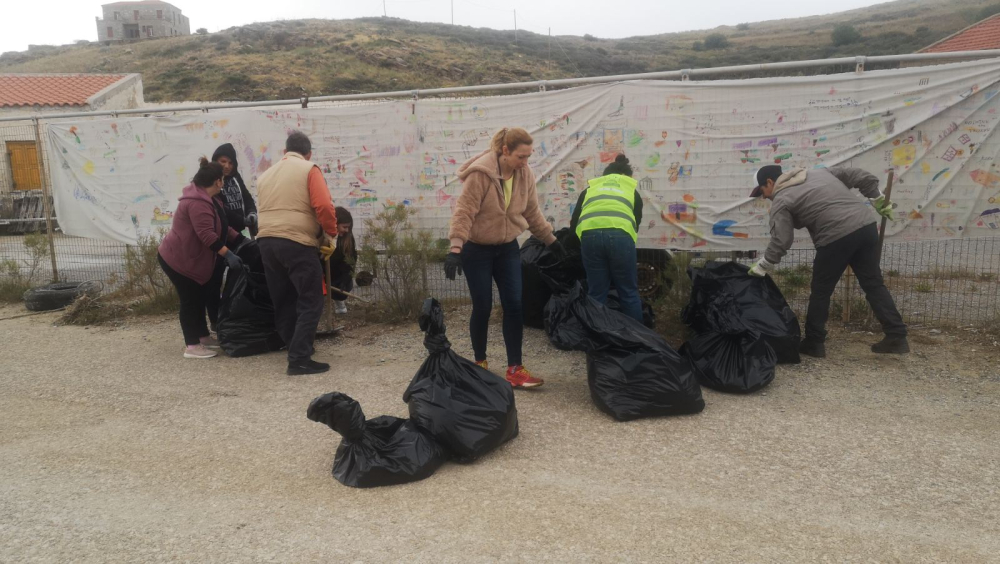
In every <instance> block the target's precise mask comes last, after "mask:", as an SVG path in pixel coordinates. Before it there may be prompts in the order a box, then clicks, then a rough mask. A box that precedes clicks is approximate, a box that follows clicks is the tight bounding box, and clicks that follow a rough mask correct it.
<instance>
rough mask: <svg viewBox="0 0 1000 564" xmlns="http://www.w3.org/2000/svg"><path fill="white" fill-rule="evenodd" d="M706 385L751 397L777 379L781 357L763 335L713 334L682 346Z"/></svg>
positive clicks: (699, 377)
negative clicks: (778, 356) (775, 370)
mask: <svg viewBox="0 0 1000 564" xmlns="http://www.w3.org/2000/svg"><path fill="white" fill-rule="evenodd" d="M680 352H681V354H683V355H685V356H687V357H688V358H689V359H690V360H691V364H692V365H693V366H694V371H695V374H697V375H698V381H699V382H701V385H702V386H706V387H709V388H712V389H713V390H718V391H720V392H729V393H734V394H749V393H751V392H756V391H757V390H759V389H761V388H763V387H765V386H767V385H768V384H770V383H771V381H772V380H774V367H775V364H777V360H778V358H777V355H776V354H775V352H774V349H772V348H771V345H770V344H768V342H767V340H766V339H764V338H763V337H762V336H761V335H760V334H759V333H753V332H751V331H745V332H743V333H739V334H736V335H727V334H725V333H716V332H709V333H703V334H701V335H698V336H697V337H695V338H693V339H690V340H689V341H687V342H686V343H684V345H683V346H682V347H681V351H680Z"/></svg>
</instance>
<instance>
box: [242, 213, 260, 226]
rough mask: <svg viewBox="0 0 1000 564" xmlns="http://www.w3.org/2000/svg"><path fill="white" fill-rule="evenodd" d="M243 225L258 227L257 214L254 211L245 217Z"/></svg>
mask: <svg viewBox="0 0 1000 564" xmlns="http://www.w3.org/2000/svg"><path fill="white" fill-rule="evenodd" d="M243 225H246V226H247V227H250V228H256V227H257V214H255V213H252V214H250V215H248V216H246V217H244V218H243Z"/></svg>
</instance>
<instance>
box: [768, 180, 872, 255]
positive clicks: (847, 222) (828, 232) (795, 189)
mask: <svg viewBox="0 0 1000 564" xmlns="http://www.w3.org/2000/svg"><path fill="white" fill-rule="evenodd" d="M851 188H857V189H858V190H859V191H860V192H861V193H862V194H864V195H865V196H866V197H868V198H877V197H878V196H879V195H880V192H879V190H878V178H876V177H875V176H874V175H872V174H870V173H868V172H866V171H864V170H861V169H860V168H846V167H834V168H826V169H813V170H806V169H804V168H795V169H792V170H790V171H788V172H786V173H784V174H782V175H781V176H780V177H779V178H778V180H777V182H775V184H774V194H773V195H772V196H771V199H772V203H771V242H770V244H768V246H767V250H766V251H764V258H766V259H767V260H768V262H771V263H775V264H777V263H778V262H780V261H781V257H783V256H785V253H787V252H788V249H789V248H791V246H792V242H793V241H794V240H795V229H803V228H805V229H808V230H809V236H810V237H812V240H813V245H815V246H816V247H817V248H819V247H824V246H826V245H829V244H830V243H832V242H834V241H836V240H837V239H840V238H841V237H844V236H846V235H849V234H851V233H853V232H855V231H857V230H858V229H861V228H862V227H864V226H866V225H869V224H872V223H875V222H876V219H877V215H876V213H875V212H874V210H872V209H871V208H870V207H869V206H868V205H867V204H866V203H865V201H864V200H862V199H861V198H858V196H857V195H856V194H852V193H851V191H850V189H851Z"/></svg>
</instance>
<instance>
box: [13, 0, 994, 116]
mask: <svg viewBox="0 0 1000 564" xmlns="http://www.w3.org/2000/svg"><path fill="white" fill-rule="evenodd" d="M993 2H996V0H952V1H950V2H942V1H941V0H898V1H896V2H890V3H886V4H880V5H877V6H873V7H870V8H864V9H859V10H852V11H847V12H841V13H837V14H832V15H827V16H815V17H809V18H799V19H792V20H773V21H765V22H759V23H752V24H741V25H739V26H736V27H728V26H726V27H720V28H717V29H715V30H703V31H690V32H682V33H670V34H664V35H655V36H645V37H631V38H627V39H598V38H595V37H591V36H589V35H587V36H584V37H582V38H581V37H575V36H560V37H554V38H551V40H550V38H549V37H547V36H543V35H538V34H534V33H530V32H524V31H519V32H518V34H517V43H516V44H515V42H514V32H513V31H496V30H490V29H473V28H470V27H464V26H452V25H446V24H426V23H415V22H409V21H405V20H398V19H393V18H366V19H358V20H299V21H279V22H271V23H262V24H252V25H247V26H242V27H236V28H231V29H227V30H224V31H221V32H218V33H214V34H210V35H194V36H188V37H171V38H163V39H159V40H153V41H140V42H136V43H130V44H117V45H111V46H103V45H97V44H91V45H74V46H65V47H51V48H38V49H33V50H31V51H28V52H24V53H14V52H11V53H4V54H3V55H2V56H0V72H116V73H117V72H138V73H142V75H143V84H144V88H145V97H146V100H147V101H150V102H167V101H182V100H263V99H274V98H297V97H299V96H300V95H302V94H303V93H307V94H309V95H310V96H320V95H330V94H348V93H357V92H377V91H385V90H409V89H414V88H434V87H442V86H462V85H473V84H488V83H499V82H514V81H526V80H538V79H555V78H567V77H577V76H599V75H609V74H624V73H636V72H653V71H662V70H675V69H681V68H698V67H713V66H722V65H737V64H750V63H761V62H769V61H787V60H797V59H821V58H826V57H835V56H847V55H885V54H898V53H911V52H914V51H916V50H918V49H920V48H922V47H924V46H926V45H929V44H931V43H933V42H934V41H937V40H938V39H941V38H942V37H945V36H947V35H949V34H951V33H954V32H956V31H958V30H960V29H962V28H964V27H966V26H968V25H970V24H971V23H974V22H975V21H976V20H977V19H978V17H979V16H980V15H981V14H982V12H983V10H984V9H986V10H993V9H995V10H997V11H1000V5H993V4H992V3H993ZM840 24H849V25H852V26H854V27H855V28H856V29H857V30H858V31H859V32H860V33H861V38H860V39H859V40H858V41H856V42H853V43H849V44H845V45H840V46H834V45H833V42H832V40H831V31H832V29H833V28H834V27H835V26H837V25H840ZM713 34H715V35H719V34H721V35H722V36H724V37H725V40H724V41H722V43H728V45H727V46H725V47H721V48H707V47H705V45H708V47H712V46H713V43H716V44H717V43H718V42H719V41H718V37H716V38H715V39H714V40H713V39H709V40H708V41H706V39H707V38H709V36H711V35H713ZM696 43H698V45H696Z"/></svg>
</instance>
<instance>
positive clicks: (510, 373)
mask: <svg viewBox="0 0 1000 564" xmlns="http://www.w3.org/2000/svg"><path fill="white" fill-rule="evenodd" d="M507 381H508V382H510V385H511V386H514V387H515V388H537V387H538V386H541V385H542V384H544V383H545V380H542V379H541V378H535V377H534V376H532V375H531V372H528V369H527V368H525V367H524V366H521V365H518V366H508V367H507Z"/></svg>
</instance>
